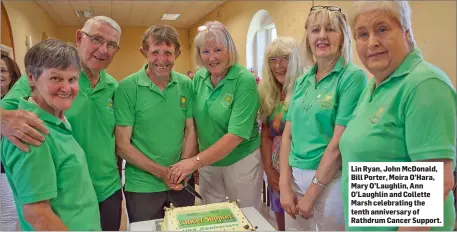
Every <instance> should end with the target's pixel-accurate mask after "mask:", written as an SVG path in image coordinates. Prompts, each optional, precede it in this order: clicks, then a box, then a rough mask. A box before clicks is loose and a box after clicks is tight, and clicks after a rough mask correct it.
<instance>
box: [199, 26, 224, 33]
mask: <svg viewBox="0 0 457 232" xmlns="http://www.w3.org/2000/svg"><path fill="white" fill-rule="evenodd" d="M210 28H214V29H224V28H225V27H224V25H222V24H210V25H203V26H199V27H198V29H197V30H198V32H201V31H204V30H209V29H210Z"/></svg>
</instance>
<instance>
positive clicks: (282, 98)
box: [259, 37, 304, 231]
mask: <svg viewBox="0 0 457 232" xmlns="http://www.w3.org/2000/svg"><path fill="white" fill-rule="evenodd" d="M303 72H304V67H303V61H302V59H301V57H300V50H299V46H298V44H297V42H296V41H295V39H294V38H291V37H279V38H277V39H275V40H273V41H272V42H271V43H270V44H269V45H268V47H267V49H266V51H265V56H264V65H263V70H262V73H263V78H262V81H261V82H260V85H259V93H260V118H261V121H262V122H263V123H262V133H261V144H260V150H261V153H262V159H263V166H264V169H265V173H266V174H267V179H268V196H269V198H270V203H271V210H272V211H273V212H275V216H276V223H277V226H278V230H280V231H284V230H285V222H284V210H283V208H282V207H281V202H280V198H279V148H280V146H281V135H282V132H283V130H284V125H285V122H286V120H285V119H286V114H287V106H288V105H289V101H290V97H291V95H292V90H293V86H294V83H295V80H296V79H297V78H298V77H299V76H301V75H302V74H303Z"/></svg>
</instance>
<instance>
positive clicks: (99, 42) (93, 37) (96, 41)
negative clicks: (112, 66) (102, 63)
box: [82, 31, 120, 52]
mask: <svg viewBox="0 0 457 232" xmlns="http://www.w3.org/2000/svg"><path fill="white" fill-rule="evenodd" d="M82 33H84V35H86V36H87V38H89V40H90V41H91V42H92V43H93V44H95V45H98V46H101V45H103V44H104V43H105V42H106V45H107V47H108V51H109V52H116V51H117V50H119V49H120V47H119V45H117V43H115V42H113V41H107V40H105V39H103V38H102V37H100V36H97V35H89V34H87V33H86V32H84V31H83V32H82Z"/></svg>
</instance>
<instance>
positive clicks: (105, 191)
mask: <svg viewBox="0 0 457 232" xmlns="http://www.w3.org/2000/svg"><path fill="white" fill-rule="evenodd" d="M117 85H118V83H117V81H116V80H115V79H114V78H113V77H112V76H110V75H109V74H108V73H106V72H105V71H104V70H103V71H101V72H100V80H99V81H98V83H97V85H96V86H95V88H93V89H92V88H91V86H90V81H89V79H88V77H87V76H86V74H85V73H84V71H82V70H81V74H80V77H79V93H78V96H77V97H76V99H75V100H74V101H73V104H72V106H71V108H70V109H68V110H67V111H65V115H66V117H67V118H68V121H69V122H70V124H71V126H72V128H73V136H74V137H75V139H76V141H78V143H79V144H80V145H81V147H82V149H83V150H84V153H85V154H86V158H87V164H88V165H89V172H90V177H91V178H92V183H93V185H94V189H95V192H96V193H97V199H98V201H99V202H102V201H104V200H105V199H107V198H108V197H109V196H111V195H113V194H114V193H115V192H116V191H117V190H119V189H120V188H121V185H122V183H121V180H120V176H119V171H118V168H117V158H116V153H115V144H114V126H115V118H114V111H113V96H114V92H115V90H116V88H117ZM30 91H31V90H30V86H29V83H28V79H27V76H25V75H24V76H22V77H21V78H20V79H19V80H18V82H16V84H15V85H14V86H13V88H12V89H11V90H10V91H9V92H8V94H7V95H6V96H5V97H4V98H3V99H2V101H1V102H2V107H3V108H4V109H7V110H14V109H16V108H17V104H18V99H19V98H21V97H24V96H30Z"/></svg>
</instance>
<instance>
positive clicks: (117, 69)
mask: <svg viewBox="0 0 457 232" xmlns="http://www.w3.org/2000/svg"><path fill="white" fill-rule="evenodd" d="M77 29H78V27H60V28H59V37H58V38H59V39H61V40H63V41H66V42H72V43H74V42H75V38H76V30H77ZM146 29H147V28H122V34H121V43H120V47H121V49H120V50H119V51H118V52H117V54H116V55H115V57H114V59H113V61H112V62H111V65H110V66H109V67H108V69H107V71H108V73H110V74H111V75H113V77H114V78H116V79H117V80H122V79H124V78H125V77H127V76H128V75H130V74H132V73H134V72H137V71H138V70H139V69H140V68H141V67H142V65H143V64H145V63H146V59H145V58H144V57H143V55H141V53H140V51H139V48H140V46H141V38H142V36H143V33H144V31H145V30H146ZM177 30H178V32H179V35H180V37H179V39H180V43H181V47H182V53H181V55H180V56H179V57H178V59H177V60H176V62H175V66H174V70H175V71H177V72H180V73H183V74H185V73H186V72H187V71H188V70H189V69H190V55H189V32H188V30H187V29H177Z"/></svg>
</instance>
